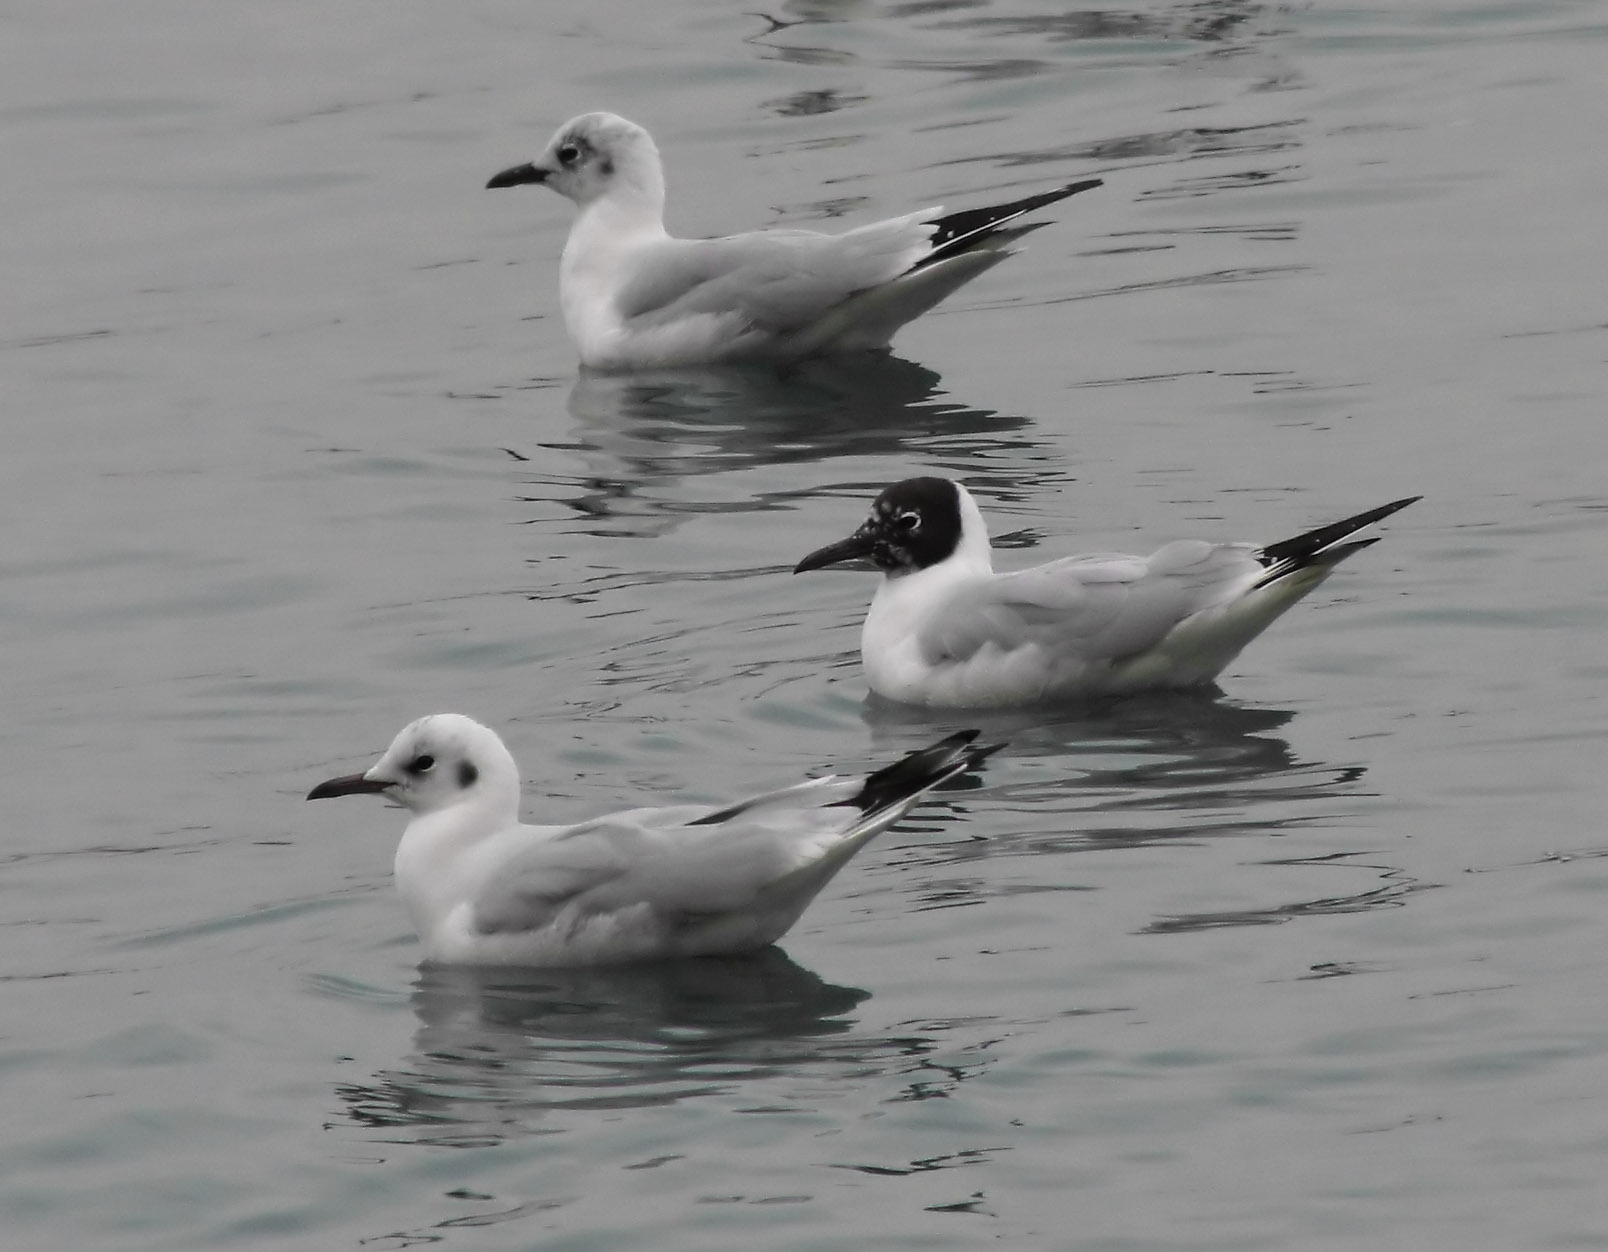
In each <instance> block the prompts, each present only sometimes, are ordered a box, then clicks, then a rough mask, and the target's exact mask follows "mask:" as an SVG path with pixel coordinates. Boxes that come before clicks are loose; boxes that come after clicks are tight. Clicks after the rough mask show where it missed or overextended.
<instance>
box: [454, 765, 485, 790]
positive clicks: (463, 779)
mask: <svg viewBox="0 0 1608 1252" xmlns="http://www.w3.org/2000/svg"><path fill="white" fill-rule="evenodd" d="M479 777H480V771H479V770H477V769H476V768H475V766H474V762H473V761H459V762H458V786H460V787H464V788H469V787H473V786H474V785H475V779H477V778H479Z"/></svg>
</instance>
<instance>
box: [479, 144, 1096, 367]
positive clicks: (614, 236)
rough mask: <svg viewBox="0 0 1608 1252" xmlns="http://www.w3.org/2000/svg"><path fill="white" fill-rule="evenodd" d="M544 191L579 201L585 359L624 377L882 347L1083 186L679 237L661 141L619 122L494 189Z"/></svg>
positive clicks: (574, 278) (576, 232) (579, 319)
mask: <svg viewBox="0 0 1608 1252" xmlns="http://www.w3.org/2000/svg"><path fill="white" fill-rule="evenodd" d="M525 183H537V184H541V185H542V186H546V187H551V188H552V189H553V190H554V191H556V192H558V193H559V194H560V195H563V196H567V197H568V198H569V199H571V200H573V201H574V202H575V205H576V209H577V212H576V216H575V223H574V225H573V226H572V227H571V228H570V234H569V241H568V242H567V243H566V244H565V245H564V256H563V259H562V261H560V263H559V303H560V304H561V305H562V306H563V310H564V322H565V324H566V325H567V326H568V328H569V333H570V338H571V339H573V340H574V341H575V346H576V347H577V348H578V349H579V351H580V356H581V363H582V364H583V365H586V366H588V367H591V368H593V369H606V370H624V369H644V368H654V367H663V366H682V365H706V364H710V363H713V362H720V361H744V360H748V361H752V360H768V361H782V362H786V361H797V360H800V359H802V358H804V357H809V356H817V355H823V354H829V353H840V352H857V351H863V350H867V349H880V348H886V347H887V346H888V342H889V340H891V339H892V338H893V335H894V332H895V331H897V330H898V329H899V328H900V327H901V326H903V325H904V324H905V323H906V322H909V321H911V320H912V319H914V318H916V317H919V316H920V315H921V314H922V313H925V312H926V311H927V310H928V309H930V308H932V306H933V305H935V304H937V303H938V302H939V301H940V300H942V299H943V298H944V297H945V296H947V295H949V294H950V293H951V292H953V291H954V290H955V289H956V288H958V287H960V286H962V285H963V284H965V283H968V282H970V281H971V280H972V279H973V278H976V277H977V276H978V275H979V274H981V273H982V272H983V271H984V270H988V269H991V268H993V267H994V266H995V265H998V264H999V263H1000V262H1001V261H1003V260H1004V259H1005V258H1006V257H1007V256H1009V255H1011V251H1012V250H1011V248H1010V246H1009V245H1010V244H1011V243H1012V242H1013V241H1014V240H1016V239H1019V238H1021V237H1022V236H1023V235H1025V234H1026V233H1027V232H1028V231H1030V230H1034V229H1036V228H1037V227H1039V226H1042V225H1044V223H1042V222H1036V223H1025V224H1024V223H1022V222H1021V221H1020V220H1019V219H1021V218H1022V217H1023V216H1024V215H1026V214H1028V213H1031V212H1033V211H1034V210H1035V209H1041V208H1044V207H1045V206H1046V205H1050V204H1054V203H1055V202H1056V201H1057V200H1063V199H1065V198H1066V197H1067V196H1072V195H1076V194H1077V193H1078V192H1080V191H1087V190H1089V189H1090V188H1091V187H1098V186H1099V185H1100V180H1099V179H1098V178H1086V179H1083V180H1082V181H1080V182H1075V183H1068V184H1066V185H1065V186H1062V187H1056V188H1053V189H1052V190H1049V191H1043V192H1039V193H1038V194H1036V195H1031V196H1027V197H1024V198H1022V199H1019V200H1013V201H1011V202H1010V203H1008V204H999V205H993V206H991V207H988V208H978V209H965V210H963V211H961V212H959V213H950V214H947V215H946V214H945V213H944V211H943V209H942V208H930V209H922V210H920V211H919V212H916V213H907V214H905V215H904V216H902V217H893V218H887V219H885V220H883V221H879V222H872V223H870V224H869V225H865V226H860V227H856V228H855V229H853V230H849V231H845V232H844V233H842V234H837V235H828V234H822V233H821V232H819V231H813V230H797V229H773V230H758V231H750V232H748V233H747V234H741V235H727V236H724V237H723V238H719V239H676V238H673V237H672V236H670V235H669V234H667V233H666V231H665V228H664V198H665V186H664V170H663V166H662V165H661V163H660V161H659V149H658V148H657V147H656V146H655V145H654V142H653V138H652V136H650V135H649V134H648V132H647V131H645V130H644V129H642V127H640V126H638V125H637V124H636V123H635V122H629V121H627V120H626V119H625V118H623V117H618V116H616V115H615V114H613V113H585V114H582V115H581V116H580V117H577V118H574V119H572V120H571V121H568V122H566V123H564V125H563V126H561V127H560V128H559V130H558V133H557V134H556V135H554V136H553V139H552V142H550V143H549V144H548V145H547V149H546V151H545V152H543V153H542V155H541V156H539V157H537V158H536V160H534V161H530V162H527V163H526V164H523V165H515V166H512V167H510V168H508V169H506V170H503V171H502V172H501V173H500V174H497V175H496V176H494V177H493V178H492V179H491V181H490V182H488V183H487V184H486V186H487V187H515V186H519V185H521V184H525Z"/></svg>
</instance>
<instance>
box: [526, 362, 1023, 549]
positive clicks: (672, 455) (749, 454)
mask: <svg viewBox="0 0 1608 1252" xmlns="http://www.w3.org/2000/svg"><path fill="white" fill-rule="evenodd" d="M942 381H943V380H942V378H941V376H940V375H939V374H938V373H937V372H936V371H934V370H930V369H927V368H926V367H924V366H921V365H916V364H914V363H912V362H910V361H906V360H903V359H901V358H899V357H896V356H892V355H889V354H886V353H865V354H862V355H857V356H852V357H844V358H829V359H824V360H820V361H809V362H805V363H803V364H801V365H799V366H797V367H795V368H792V369H789V370H787V371H785V372H784V371H778V370H777V369H775V368H773V367H760V366H749V367H723V368H718V369H685V370H665V371H658V372H653V373H637V374H628V375H615V374H595V373H586V372H583V373H582V374H581V375H580V377H579V378H578V379H577V380H576V383H575V387H574V389H573V390H572V391H571V392H570V397H569V413H570V416H571V417H572V418H573V419H574V425H573V428H572V434H571V437H570V439H569V441H567V442H565V443H563V444H555V445H550V446H553V447H557V448H559V449H561V450H562V451H564V452H566V453H568V454H569V456H570V457H572V458H574V459H576V460H579V461H581V462H582V463H583V464H585V465H586V466H587V470H588V472H587V473H586V474H585V475H584V476H583V477H580V478H575V477H567V478H564V479H562V480H558V479H554V478H551V477H545V476H537V475H536V474H532V475H531V476H530V477H529V478H528V479H527V481H528V483H529V484H530V485H531V486H535V487H540V488H542V489H543V490H542V492H541V494H540V495H538V496H534V497H530V498H528V499H529V502H536V501H538V500H540V501H546V500H551V499H557V500H559V501H561V502H562V503H564V504H565V505H566V506H568V507H569V508H571V509H573V510H574V511H575V512H576V513H577V514H579V515H580V516H581V517H582V518H583V519H585V523H584V526H583V528H582V530H581V532H580V533H583V534H597V535H603V536H616V535H642V536H652V535H658V534H663V533H666V532H668V531H670V530H673V529H674V528H675V527H676V526H677V525H679V523H680V521H681V519H683V518H684V517H686V516H687V515H689V514H696V513H705V512H722V511H732V510H734V509H735V510H739V511H747V510H754V509H761V508H766V507H769V504H770V502H768V501H766V500H763V499H752V500H743V501H740V502H738V503H735V504H734V503H732V502H731V501H730V500H729V499H728V498H727V497H726V496H725V495H721V496H720V497H719V498H718V499H717V500H711V501H710V502H709V503H707V504H700V503H698V502H696V501H695V500H689V499H688V498H687V496H686V493H685V492H678V491H677V490H676V489H677V488H679V487H680V486H681V485H682V484H683V482H684V481H685V480H688V479H693V478H697V477H699V476H701V475H706V474H716V473H729V472H732V471H737V470H742V469H745V468H748V467H750V466H776V465H782V464H791V463H807V462H815V461H824V460H828V459H831V458H834V457H842V456H851V457H854V456H857V457H866V456H897V457H901V458H906V459H913V460H923V459H930V458H931V457H933V456H934V455H937V449H938V448H939V447H940V445H941V448H942V455H943V457H944V458H945V459H946V460H949V459H964V458H966V457H968V456H971V455H973V454H977V455H981V454H983V453H987V454H988V456H989V458H990V459H991V460H998V459H999V458H1000V457H1002V456H1003V457H1007V458H1010V459H1012V460H1016V459H1024V458H1022V457H1021V456H1020V454H1022V453H1024V452H1025V453H1027V454H1029V455H1031V454H1032V453H1033V452H1034V448H1035V445H1034V444H1033V442H1032V440H1031V439H1029V438H1028V437H1026V436H1025V435H1024V434H1023V433H1022V432H1024V431H1025V430H1026V429H1027V428H1028V425H1029V423H1028V420H1027V419H1026V418H1025V417H1021V416H1013V415H1006V414H1001V413H997V412H995V411H994V410H992V409H980V408H973V407H970V406H968V405H964V404H960V403H957V402H955V401H954V400H951V399H949V398H948V396H947V394H946V393H945V392H944V391H943V389H942Z"/></svg>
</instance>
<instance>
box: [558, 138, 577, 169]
mask: <svg viewBox="0 0 1608 1252" xmlns="http://www.w3.org/2000/svg"><path fill="white" fill-rule="evenodd" d="M580 156H581V150H580V149H579V148H577V147H576V146H575V145H574V144H572V143H567V144H565V145H564V146H563V147H562V148H560V149H559V150H558V163H559V164H560V165H574V164H575V162H576V161H578V160H579V159H580Z"/></svg>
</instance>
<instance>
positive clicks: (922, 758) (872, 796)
mask: <svg viewBox="0 0 1608 1252" xmlns="http://www.w3.org/2000/svg"><path fill="white" fill-rule="evenodd" d="M978 733H979V732H978V731H975V730H962V731H960V732H958V733H957V734H953V735H950V736H949V737H948V738H947V739H940V740H939V741H938V742H937V743H935V744H933V745H932V746H931V747H927V748H922V749H920V750H919V751H916V752H912V753H910V755H908V756H906V757H902V758H901V759H899V760H897V761H895V762H894V763H893V764H892V765H885V766H883V767H882V768H881V769H879V770H877V771H876V773H874V774H870V775H868V776H867V777H866V779H865V781H864V782H862V783H861V784H860V790H859V791H858V792H856V793H855V794H854V795H852V796H850V797H849V798H848V799H847V800H840V801H838V802H837V804H838V806H841V807H845V808H846V807H849V806H853V807H854V808H857V809H859V810H860V819H859V820H858V821H857V822H855V823H854V825H853V826H851V827H849V829H848V830H847V831H845V832H844V834H843V836H842V838H840V839H839V840H838V841H837V842H836V843H834V844H832V845H831V846H830V847H828V848H827V849H826V850H825V851H824V852H822V853H821V855H819V856H818V857H816V858H815V859H814V860H812V861H810V862H808V863H807V864H804V865H801V866H799V867H798V868H797V869H794V870H791V871H789V872H788V873H786V874H783V875H782V876H781V877H780V878H777V879H774V880H773V881H771V882H769V883H767V884H766V885H765V888H764V894H765V896H767V897H768V898H769V900H770V901H771V902H772V907H773V908H775V909H776V910H777V915H778V916H779V917H782V918H785V919H786V924H785V925H784V926H783V927H782V930H784V931H785V930H786V928H787V927H788V926H791V925H792V924H793V922H794V921H796V920H797V919H798V916H799V914H800V913H802V912H803V911H804V907H805V905H807V904H808V903H809V902H810V900H811V899H813V898H814V896H815V893H816V892H818V891H819V890H820V889H821V888H822V887H823V886H825V885H826V883H827V882H828V881H830V880H831V878H832V876H833V875H834V874H836V873H837V872H838V870H840V869H842V868H843V867H844V865H846V864H847V863H848V862H849V860H850V859H851V858H852V857H853V856H854V854H855V853H856V852H858V851H859V850H860V849H861V848H863V847H865V845H866V844H868V843H870V842H871V840H872V839H874V838H875V837H876V836H877V835H879V834H881V833H882V832H883V831H884V830H886V829H887V828H888V827H889V826H892V825H893V824H894V822H896V821H898V820H899V819H900V818H901V817H903V816H904V814H905V813H906V812H907V811H908V810H909V809H911V808H912V807H914V806H915V804H916V802H917V801H919V800H920V799H921V798H922V796H924V795H926V794H927V793H928V792H929V791H931V790H932V789H933V788H934V787H937V786H939V785H941V784H942V783H945V782H948V781H949V780H950V779H951V778H958V777H959V776H960V775H961V774H964V773H966V772H967V771H968V770H971V769H974V768H976V767H977V766H978V765H980V764H982V763H983V762H984V761H986V760H987V759H988V758H989V757H990V756H992V755H993V754H994V753H996V752H998V751H999V750H1000V749H1001V748H1003V747H1004V746H1005V745H1004V744H1003V743H995V744H986V745H984V746H983V747H980V748H974V747H972V746H971V745H972V740H974V739H976V738H977V736H978ZM777 933H778V934H780V933H782V932H781V931H778V932H777Z"/></svg>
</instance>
